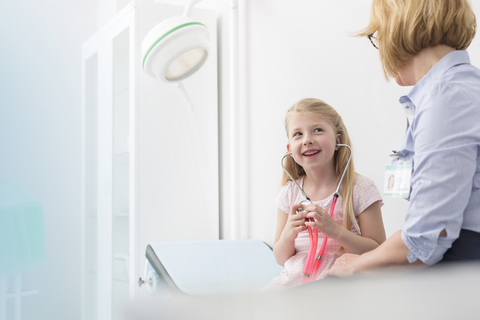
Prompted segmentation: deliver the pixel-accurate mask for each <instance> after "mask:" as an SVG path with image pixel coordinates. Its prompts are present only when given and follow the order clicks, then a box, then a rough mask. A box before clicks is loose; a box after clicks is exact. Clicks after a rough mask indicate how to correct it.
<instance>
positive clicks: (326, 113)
mask: <svg viewBox="0 0 480 320" xmlns="http://www.w3.org/2000/svg"><path fill="white" fill-rule="evenodd" d="M296 112H303V113H305V114H316V115H318V116H320V117H322V118H323V119H325V120H327V121H328V122H329V123H330V125H331V126H332V128H333V130H334V131H335V134H339V135H340V143H341V144H346V145H349V146H350V147H352V142H351V141H350V137H349V136H348V132H347V128H346V127H345V124H344V123H343V120H342V117H341V116H340V115H339V114H338V113H337V111H336V110H335V109H334V108H333V107H331V106H330V105H329V104H327V103H325V102H323V101H322V100H319V99H314V98H306V99H302V100H300V101H298V102H297V103H295V104H294V105H293V106H292V107H290V109H288V111H287V115H286V116H285V131H287V137H288V124H289V121H290V119H291V117H292V115H293V114H294V113H296ZM349 157H350V150H349V149H348V148H345V147H340V149H338V150H337V151H335V155H334V164H335V173H336V175H337V184H338V183H339V182H340V179H341V177H342V173H343V170H344V169H345V166H346V165H347V162H348V159H349ZM284 166H285V169H287V170H288V172H289V173H290V175H291V176H292V178H293V179H295V180H297V179H299V178H300V177H302V176H304V175H305V170H303V167H302V166H300V165H299V164H298V163H296V162H295V160H293V157H286V158H285V160H284ZM356 175H357V173H355V168H354V165H353V157H352V160H351V161H350V165H349V166H348V169H347V172H346V173H345V177H344V178H343V181H342V186H341V188H340V195H341V196H342V201H343V226H344V227H345V228H346V229H347V230H351V228H352V225H353V226H355V228H356V229H357V231H360V227H359V225H358V223H357V220H356V219H355V214H354V212H353V187H354V185H355V176H356ZM288 181H290V177H289V176H288V175H287V174H286V173H285V172H283V176H282V186H283V185H285V184H286V183H287V182H288Z"/></svg>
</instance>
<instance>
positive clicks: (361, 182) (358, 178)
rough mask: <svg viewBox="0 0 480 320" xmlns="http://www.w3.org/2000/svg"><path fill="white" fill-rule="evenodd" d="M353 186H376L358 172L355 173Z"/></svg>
mask: <svg viewBox="0 0 480 320" xmlns="http://www.w3.org/2000/svg"><path fill="white" fill-rule="evenodd" d="M354 187H357V188H372V187H374V188H376V186H375V182H373V180H372V179H370V178H367V177H365V176H362V175H360V174H358V173H356V174H355V179H354Z"/></svg>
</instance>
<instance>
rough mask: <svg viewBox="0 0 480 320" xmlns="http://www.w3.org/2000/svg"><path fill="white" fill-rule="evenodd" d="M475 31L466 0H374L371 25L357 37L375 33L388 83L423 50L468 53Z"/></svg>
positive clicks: (475, 24) (475, 25) (470, 10)
mask: <svg viewBox="0 0 480 320" xmlns="http://www.w3.org/2000/svg"><path fill="white" fill-rule="evenodd" d="M476 28H477V22H476V18H475V14H474V12H473V10H472V8H471V6H470V3H469V1H468V0H374V1H373V3H372V9H371V14H370V23H369V25H368V26H367V27H366V28H365V29H364V30H363V31H361V32H360V33H359V34H357V36H359V37H366V36H368V35H370V34H374V33H376V35H375V37H376V41H377V44H378V45H377V47H378V50H379V51H380V59H381V60H382V65H383V71H384V74H385V78H386V79H387V81H388V77H389V76H391V77H395V76H396V75H397V74H398V71H399V70H400V69H401V68H402V67H403V66H404V65H405V63H406V62H407V61H408V60H409V59H410V58H411V57H413V56H415V55H417V54H418V53H419V52H420V51H422V50H423V49H425V48H428V47H434V46H437V45H441V44H443V45H447V46H450V47H452V48H455V49H456V50H465V49H467V48H468V46H469V45H470V43H471V42H472V40H473V38H474V37H475V32H476Z"/></svg>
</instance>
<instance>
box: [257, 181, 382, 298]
mask: <svg viewBox="0 0 480 320" xmlns="http://www.w3.org/2000/svg"><path fill="white" fill-rule="evenodd" d="M297 183H298V184H299V185H300V187H302V188H303V177H302V178H300V179H298V180H297ZM332 199H333V194H332V195H330V196H329V197H328V198H327V199H324V200H320V201H312V202H313V203H314V204H316V205H319V206H320V207H322V208H323V209H324V210H326V211H327V212H329V209H330V205H331V203H332ZM302 200H304V197H303V195H302V194H301V193H300V191H299V190H298V188H297V186H296V185H295V184H294V183H293V182H292V181H289V182H287V183H286V184H285V185H284V186H283V188H282V190H281V191H280V194H279V195H278V197H277V201H276V203H277V206H278V208H279V209H280V210H282V211H283V212H286V213H287V214H288V213H289V212H290V208H291V207H292V205H293V204H295V203H299V202H300V201H302ZM376 201H382V197H381V195H380V193H379V191H378V189H377V187H376V186H375V184H374V183H373V181H372V180H370V179H368V178H366V177H362V176H357V177H355V186H354V188H353V212H354V214H355V218H356V219H357V222H358V216H359V215H360V214H361V213H362V212H363V211H364V210H365V209H367V208H368V207H369V206H370V205H371V204H373V203H374V202H376ZM381 204H382V205H383V203H381ZM333 219H334V220H335V221H336V222H337V223H338V224H340V225H342V226H343V201H342V197H341V196H340V197H339V198H338V200H337V204H336V206H335V211H334V212H333ZM351 231H352V232H353V233H355V234H358V235H361V234H360V232H358V231H357V230H356V229H355V227H354V226H352V229H351ZM322 241H323V234H322V233H321V232H319V233H318V247H317V254H318V251H320V247H321V244H322ZM309 246H310V238H309V236H308V231H306V230H305V231H302V232H300V233H299V234H298V236H297V238H296V239H295V250H296V253H295V255H293V256H292V257H291V258H290V259H288V260H287V261H286V262H285V269H283V270H282V272H281V274H280V276H278V277H276V278H274V279H273V280H272V281H271V282H270V283H269V284H268V285H267V287H266V288H265V289H267V290H270V289H285V288H289V287H294V286H298V285H300V284H301V279H302V273H303V269H304V267H305V262H306V260H307V255H308V249H309ZM339 248H340V244H339V243H338V242H337V241H336V240H334V239H331V238H329V239H328V242H327V246H326V247H325V253H324V255H323V257H322V263H321V265H320V268H319V269H318V272H317V276H316V278H315V280H319V279H323V278H324V274H325V271H326V270H328V269H330V267H332V266H333V264H334V263H335V260H336V259H337V257H339V256H340V255H341V254H343V253H344V251H342V252H337V250H338V249H339Z"/></svg>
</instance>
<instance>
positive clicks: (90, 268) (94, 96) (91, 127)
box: [84, 54, 98, 320]
mask: <svg viewBox="0 0 480 320" xmlns="http://www.w3.org/2000/svg"><path fill="white" fill-rule="evenodd" d="M97 79H98V56H97V54H93V55H92V56H91V57H90V58H88V59H87V60H86V61H85V84H84V86H85V149H84V150H85V154H84V157H85V171H84V175H85V176H84V179H85V184H84V188H85V190H84V195H85V204H84V205H85V247H86V250H85V255H86V256H85V265H86V270H85V297H86V301H85V314H86V318H87V319H92V320H94V319H96V314H97V311H96V309H97V307H96V301H97V290H96V288H97V221H98V219H97V177H98V175H97V110H98V81H97Z"/></svg>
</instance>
